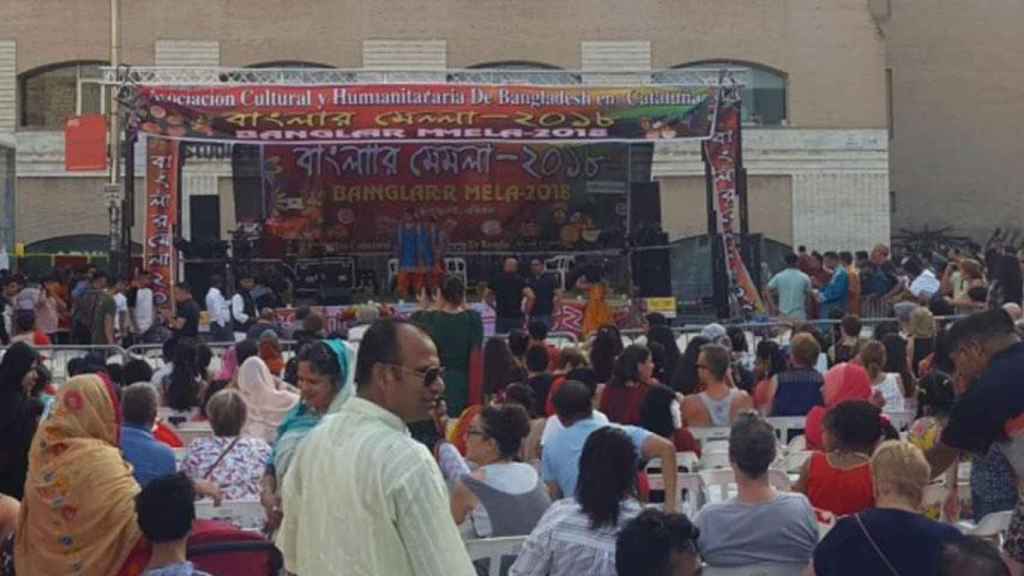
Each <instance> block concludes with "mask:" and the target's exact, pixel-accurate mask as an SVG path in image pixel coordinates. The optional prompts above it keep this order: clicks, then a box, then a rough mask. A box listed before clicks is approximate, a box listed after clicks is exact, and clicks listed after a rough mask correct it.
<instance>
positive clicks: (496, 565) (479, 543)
mask: <svg viewBox="0 0 1024 576" xmlns="http://www.w3.org/2000/svg"><path fill="white" fill-rule="evenodd" d="M523 542H526V536H509V537H506V538H483V539H480V540H469V541H467V542H466V551H468V552H469V558H470V560H473V562H474V563H475V562H477V561H480V560H487V563H488V566H487V575H488V576H501V560H502V558H507V557H512V558H514V557H516V556H518V555H519V550H521V549H522V547H523Z"/></svg>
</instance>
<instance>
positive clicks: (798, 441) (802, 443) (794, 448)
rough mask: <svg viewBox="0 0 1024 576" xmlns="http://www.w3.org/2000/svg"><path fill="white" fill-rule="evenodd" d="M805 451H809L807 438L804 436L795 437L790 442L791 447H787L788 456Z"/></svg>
mask: <svg viewBox="0 0 1024 576" xmlns="http://www.w3.org/2000/svg"><path fill="white" fill-rule="evenodd" d="M804 450H807V436H804V435H803V434H801V435H799V436H795V437H794V438H793V439H792V440H790V441H789V445H788V446H786V453H787V454H789V453H791V452H802V451H804Z"/></svg>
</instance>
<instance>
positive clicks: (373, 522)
mask: <svg viewBox="0 0 1024 576" xmlns="http://www.w3.org/2000/svg"><path fill="white" fill-rule="evenodd" d="M439 367H440V362H439V360H438V356H437V348H436V347H435V346H434V343H433V341H432V340H431V339H430V337H429V336H427V335H426V333H424V332H422V331H421V330H420V329H418V328H416V327H415V326H413V325H411V324H408V323H403V322H397V321H391V320H382V321H379V322H377V323H376V324H374V325H373V326H372V327H371V328H370V329H369V330H368V331H367V332H366V335H365V336H364V338H363V341H362V343H361V345H360V348H359V357H358V361H357V370H356V382H357V384H358V396H357V397H354V398H352V399H350V400H348V401H347V402H346V403H345V405H344V406H343V407H342V408H341V410H340V411H339V412H338V413H337V414H335V415H333V416H330V417H327V418H325V419H324V421H323V422H321V423H320V425H319V426H318V427H317V428H315V429H314V430H313V431H312V432H310V433H309V436H308V437H307V438H306V439H305V440H304V441H303V443H302V445H301V446H300V447H299V449H298V452H297V453H296V456H295V461H294V463H293V464H292V466H291V469H290V470H289V472H288V474H287V476H286V477H285V479H284V483H283V486H282V505H283V508H284V520H283V523H282V525H281V529H280V530H279V532H278V535H277V545H278V547H279V548H280V549H281V550H282V551H283V553H284V559H285V567H286V569H287V570H288V571H290V572H292V573H294V574H298V575H299V576H328V575H341V574H352V575H366V576H384V575H387V576H414V575H415V576H474V575H475V574H476V572H475V570H474V569H473V565H472V563H471V562H470V559H469V555H468V554H467V552H466V548H465V545H464V544H463V542H462V539H461V538H460V536H459V532H458V529H457V527H456V525H455V521H454V520H453V519H452V515H451V512H450V507H449V503H448V494H447V491H446V489H445V485H444V480H443V479H442V477H441V473H440V471H439V470H438V467H437V464H436V463H435V462H434V459H433V457H432V455H431V454H430V451H429V450H427V448H426V447H425V446H423V445H422V444H420V443H418V442H416V441H415V440H413V439H412V437H411V436H410V435H409V429H408V427H407V426H406V424H405V422H410V421H416V420H422V419H424V418H428V417H429V413H430V408H431V406H432V405H433V404H434V403H435V402H436V401H437V398H438V397H439V396H440V394H441V393H442V392H443V391H444V382H443V380H442V378H441V376H440V373H439Z"/></svg>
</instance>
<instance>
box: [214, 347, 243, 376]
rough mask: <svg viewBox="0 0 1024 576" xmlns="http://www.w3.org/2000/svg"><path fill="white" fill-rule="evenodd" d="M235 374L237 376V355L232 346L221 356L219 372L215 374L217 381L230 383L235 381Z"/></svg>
mask: <svg viewBox="0 0 1024 576" xmlns="http://www.w3.org/2000/svg"><path fill="white" fill-rule="evenodd" d="M235 374H238V354H237V353H236V352H235V347H234V346H232V347H231V348H228V349H227V351H226V352H224V355H223V356H221V360H220V372H219V373H218V374H217V380H227V381H228V382H230V381H232V380H234V379H235Z"/></svg>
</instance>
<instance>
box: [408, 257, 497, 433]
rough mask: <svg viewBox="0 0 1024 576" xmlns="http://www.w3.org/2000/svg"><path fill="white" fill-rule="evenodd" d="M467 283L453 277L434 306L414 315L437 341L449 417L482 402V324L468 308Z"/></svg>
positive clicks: (435, 341) (478, 315)
mask: <svg viewBox="0 0 1024 576" xmlns="http://www.w3.org/2000/svg"><path fill="white" fill-rule="evenodd" d="M465 301H466V286H465V285H464V284H463V283H462V280H461V279H460V278H458V277H456V276H448V277H447V278H445V280H444V283H443V284H442V285H441V289H440V291H439V295H438V298H437V300H436V301H435V303H434V306H433V307H432V308H429V309H425V310H420V311H418V312H416V313H415V314H413V316H412V319H413V321H414V322H416V323H418V324H419V325H421V326H423V327H424V328H426V330H427V331H428V332H429V333H430V335H431V336H432V337H433V338H434V343H435V344H437V351H438V354H439V355H440V357H441V366H443V367H444V384H445V397H446V398H447V401H448V414H449V416H453V417H457V416H459V415H460V414H462V411H463V410H464V409H466V407H468V406H473V405H478V404H481V403H482V402H483V357H482V355H481V349H482V347H483V342H484V324H483V320H481V319H480V314H479V313H477V312H476V311H475V310H472V309H470V308H467V307H466V305H465Z"/></svg>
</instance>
